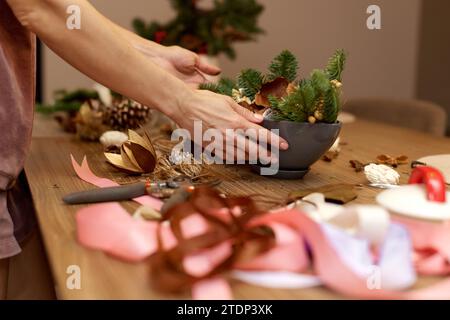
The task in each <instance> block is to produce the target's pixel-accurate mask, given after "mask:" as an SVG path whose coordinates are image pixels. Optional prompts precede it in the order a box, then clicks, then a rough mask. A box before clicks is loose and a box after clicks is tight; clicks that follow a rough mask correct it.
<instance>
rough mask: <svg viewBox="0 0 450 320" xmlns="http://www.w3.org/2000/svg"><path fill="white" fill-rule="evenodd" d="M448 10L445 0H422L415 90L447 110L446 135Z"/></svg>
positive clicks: (449, 59) (449, 50) (449, 4)
mask: <svg viewBox="0 0 450 320" xmlns="http://www.w3.org/2000/svg"><path fill="white" fill-rule="evenodd" d="M449 13H450V1H448V0H427V1H424V4H423V12H422V27H421V37H420V38H421V50H420V56H419V70H418V81H417V94H418V97H419V98H421V99H425V100H430V101H433V102H436V103H438V104H439V105H441V106H442V107H444V108H445V109H446V110H447V114H448V134H449V135H450V75H449V74H450V41H449V39H450V27H449V26H448V15H449Z"/></svg>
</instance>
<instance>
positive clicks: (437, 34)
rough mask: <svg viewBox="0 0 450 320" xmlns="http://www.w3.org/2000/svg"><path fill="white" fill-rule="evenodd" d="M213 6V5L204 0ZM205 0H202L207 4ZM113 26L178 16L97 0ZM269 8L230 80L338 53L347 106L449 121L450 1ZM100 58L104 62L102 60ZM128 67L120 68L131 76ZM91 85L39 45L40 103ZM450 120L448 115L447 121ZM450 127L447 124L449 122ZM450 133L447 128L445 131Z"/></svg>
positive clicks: (160, 7)
mask: <svg viewBox="0 0 450 320" xmlns="http://www.w3.org/2000/svg"><path fill="white" fill-rule="evenodd" d="M203 1H204V2H208V1H209V0H203ZM203 1H202V2H203ZM91 3H92V4H93V5H94V6H95V7H96V8H97V9H98V10H99V11H100V12H102V13H103V14H105V15H106V16H107V17H109V18H110V19H111V20H113V21H115V22H116V23H118V24H120V25H122V26H124V27H126V28H128V29H132V21H133V19H134V18H137V17H140V18H143V19H144V20H146V21H152V20H157V21H161V22H165V21H167V20H169V19H172V18H173V17H174V16H175V14H176V13H175V11H174V10H173V8H171V6H170V1H168V0H152V1H148V0H128V1H119V0H115V1H111V0H109V1H107V0H92V1H91ZM258 3H260V4H261V5H263V6H264V7H265V10H264V12H263V13H262V15H261V17H260V19H259V26H260V27H261V28H262V29H263V30H265V33H264V34H261V35H258V36H257V37H256V39H257V40H256V41H251V42H243V43H237V44H235V45H233V46H234V48H235V50H236V59H235V60H231V59H229V58H228V57H226V56H225V55H219V57H218V63H219V65H220V66H221V67H222V69H223V71H224V74H225V75H226V76H230V77H234V76H235V75H236V74H237V73H238V72H239V71H240V70H241V69H243V68H248V67H254V68H258V69H263V70H265V69H266V67H267V65H268V63H269V62H270V60H271V59H272V58H273V57H274V56H275V55H276V54H278V53H279V52H280V51H281V50H282V49H289V50H291V51H292V52H293V53H294V54H296V55H297V57H299V60H300V70H301V73H302V74H303V75H307V74H309V73H310V72H311V70H312V69H314V68H321V67H323V64H324V62H326V61H327V59H328V57H329V56H330V55H331V54H332V53H333V52H334V51H335V50H336V48H343V49H345V50H346V51H347V52H348V53H349V59H348V65H347V68H346V72H345V76H344V94H345V100H352V99H357V98H372V97H375V98H395V99H406V100H410V99H422V100H428V101H432V102H434V103H436V104H438V105H440V106H442V108H444V109H445V110H446V112H447V117H449V115H450V80H449V74H450V41H448V39H450V26H449V25H448V24H449V19H448V15H450V1H448V0H426V1H425V0H395V1H392V0H367V1H366V0H341V1H336V0H314V1H312V0H277V1H273V0H259V1H258ZM372 4H376V5H378V6H380V8H381V14H382V16H381V18H382V28H381V30H369V29H368V28H367V26H366V20H367V18H368V16H369V15H368V14H367V13H366V10H367V8H368V6H369V5H372ZM101 58H102V57H101V56H99V59H101ZM126 68H127V66H126V65H124V66H123V72H126ZM92 83H93V81H92V80H90V79H88V78H86V77H85V76H83V75H82V74H80V73H79V72H78V71H76V70H75V69H73V68H72V67H70V66H69V65H68V64H66V63H65V62H63V61H62V60H61V59H60V58H58V57H57V56H56V55H55V54H54V53H52V52H51V51H50V50H49V49H48V48H46V47H45V45H42V46H41V54H40V81H39V84H38V90H39V92H38V99H40V100H41V101H42V102H45V103H50V102H51V101H52V97H53V92H54V91H55V90H57V89H61V88H64V89H68V90H71V89H76V88H91V87H92ZM449 119H450V117H449ZM449 123H450V121H449ZM447 134H450V128H448V127H447Z"/></svg>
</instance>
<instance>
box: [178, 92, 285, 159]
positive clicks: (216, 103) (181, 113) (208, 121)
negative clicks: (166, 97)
mask: <svg viewBox="0 0 450 320" xmlns="http://www.w3.org/2000/svg"><path fill="white" fill-rule="evenodd" d="M176 109H178V110H173V111H174V112H173V113H172V112H171V114H170V117H171V118H172V119H173V120H174V121H175V122H176V123H177V124H178V125H179V126H181V127H182V128H184V129H187V130H188V131H189V132H190V133H191V135H192V136H193V134H194V123H195V122H196V121H201V123H202V129H203V132H205V131H206V130H208V129H215V130H218V132H220V133H221V134H222V137H223V139H224V140H226V134H227V132H226V131H227V129H232V130H237V129H243V130H244V131H245V130H247V129H256V132H257V133H258V141H259V142H261V137H264V138H263V139H264V141H267V142H268V144H275V143H276V144H277V145H275V146H274V147H276V148H279V149H281V150H286V149H288V147H289V146H288V143H287V142H286V141H285V140H284V139H282V138H280V137H278V136H277V135H275V134H274V133H272V132H270V131H269V130H267V129H265V128H263V127H262V126H260V124H261V122H262V121H263V117H262V116H261V115H258V114H255V113H253V112H251V111H249V110H248V109H245V108H244V107H241V106H240V105H239V104H237V103H236V102H235V101H234V100H233V99H232V98H230V97H228V96H224V95H219V94H216V93H213V92H210V91H206V90H195V91H189V92H188V93H187V94H186V95H184V96H183V95H181V96H180V99H179V100H178V108H176ZM240 138H242V137H239V138H237V139H240ZM202 140H203V139H202ZM245 142H246V143H245V150H244V151H245V153H246V156H247V157H248V156H249V155H252V154H250V152H251V150H255V149H252V148H258V150H259V149H260V148H263V149H264V150H263V151H266V150H267V147H268V146H267V145H264V144H262V145H261V144H260V145H258V143H257V142H256V141H253V140H250V139H248V137H246V138H245ZM209 143H210V142H206V143H204V145H203V146H204V147H205V146H206V145H208V144H209ZM224 145H226V141H224ZM231 148H234V149H235V150H236V148H237V145H236V141H234V145H233V146H230V145H226V150H223V152H224V154H226V152H228V151H229V150H231ZM235 154H236V153H235ZM258 154H259V155H261V154H266V153H265V152H259V153H258ZM247 159H248V158H247ZM261 160H265V161H268V160H270V158H269V159H267V158H266V159H261Z"/></svg>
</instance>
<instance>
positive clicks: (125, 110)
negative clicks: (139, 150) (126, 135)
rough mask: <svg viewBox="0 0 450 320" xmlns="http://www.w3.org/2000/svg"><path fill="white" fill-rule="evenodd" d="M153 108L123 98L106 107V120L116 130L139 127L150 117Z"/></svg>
mask: <svg viewBox="0 0 450 320" xmlns="http://www.w3.org/2000/svg"><path fill="white" fill-rule="evenodd" d="M150 113H151V109H150V108H149V107H147V106H144V105H142V104H140V103H138V102H136V101H133V100H130V99H126V98H123V99H121V100H118V101H115V102H114V103H113V105H112V106H106V107H105V113H104V121H105V123H106V124H107V125H108V126H110V127H111V128H112V129H114V130H119V131H123V130H128V129H132V130H133V129H137V128H139V127H140V126H142V125H145V124H146V123H147V122H148V121H149V118H150Z"/></svg>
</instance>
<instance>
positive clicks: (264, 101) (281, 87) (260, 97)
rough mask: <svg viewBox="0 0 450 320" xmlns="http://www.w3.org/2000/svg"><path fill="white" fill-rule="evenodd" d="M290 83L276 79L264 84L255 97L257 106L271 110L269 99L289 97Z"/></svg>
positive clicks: (282, 79) (283, 79)
mask: <svg viewBox="0 0 450 320" xmlns="http://www.w3.org/2000/svg"><path fill="white" fill-rule="evenodd" d="M289 84H290V83H289V81H288V80H287V79H285V78H276V79H275V80H272V81H270V82H267V83H265V84H263V86H262V88H261V90H260V91H259V92H258V93H257V94H256V96H255V104H256V105H258V106H263V107H266V108H270V102H269V97H270V96H274V97H276V98H279V99H281V98H284V97H286V96H287V95H288V92H287V89H288V87H289Z"/></svg>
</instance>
